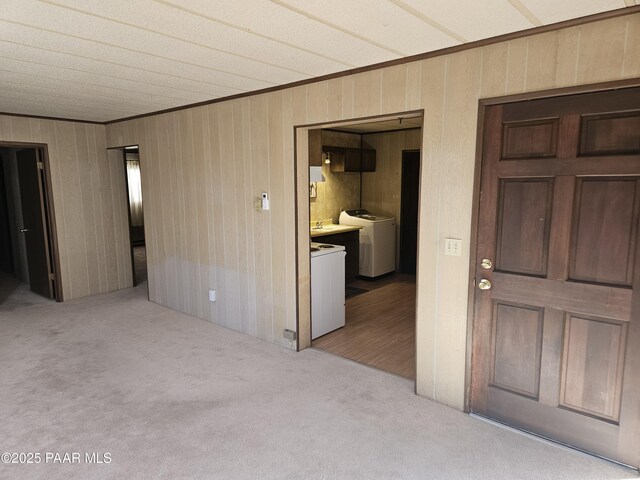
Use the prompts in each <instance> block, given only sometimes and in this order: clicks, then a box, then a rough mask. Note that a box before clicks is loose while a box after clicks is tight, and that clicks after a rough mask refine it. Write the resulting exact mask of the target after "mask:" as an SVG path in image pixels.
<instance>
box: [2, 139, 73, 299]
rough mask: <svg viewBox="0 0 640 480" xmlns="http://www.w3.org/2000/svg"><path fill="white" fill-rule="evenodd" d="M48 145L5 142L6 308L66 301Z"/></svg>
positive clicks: (3, 285) (3, 147)
mask: <svg viewBox="0 0 640 480" xmlns="http://www.w3.org/2000/svg"><path fill="white" fill-rule="evenodd" d="M50 185H51V181H50V178H49V165H48V157H47V150H46V146H44V145H31V144H7V143H3V144H1V145H0V311H9V310H15V309H16V308H22V307H26V306H30V305H35V304H39V303H46V302H48V301H51V300H57V301H62V299H63V298H62V285H61V282H60V280H59V279H60V276H59V271H60V268H59V260H58V252H57V242H56V234H55V217H54V214H53V199H52V196H51V188H50Z"/></svg>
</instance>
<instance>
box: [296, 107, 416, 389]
mask: <svg viewBox="0 0 640 480" xmlns="http://www.w3.org/2000/svg"><path fill="white" fill-rule="evenodd" d="M424 113H425V112H424V109H419V110H409V111H404V112H396V113H388V114H382V115H372V116H365V117H356V118H349V119H342V120H335V121H324V122H321V123H312V124H299V125H294V126H293V183H294V200H295V202H294V204H295V240H296V241H295V252H296V253H295V280H296V290H295V291H296V297H295V301H296V317H295V318H296V351H298V352H299V351H301V350H304V349H306V348H310V347H311V257H310V256H309V248H310V247H309V244H310V237H309V225H310V223H309V222H310V220H309V218H310V203H309V130H314V129H328V128H331V127H338V126H345V125H353V124H359V123H367V122H372V121H381V120H386V119H394V120H396V119H397V118H398V117H399V116H416V117H417V116H420V117H421V118H422V124H421V126H420V128H421V129H422V130H421V131H422V132H423V133H424ZM422 142H424V134H423V140H422V141H421V145H420V167H421V171H422V165H423V161H424V156H423V155H422V152H423V151H424V145H423V144H422ZM421 191H422V175H421V176H420V192H421ZM419 258H420V204H418V249H417V252H416V259H417V260H419ZM417 263H418V264H419V261H418V262H417ZM419 280H420V271H419V267H418V266H416V302H417V301H418V297H419V292H420V288H419V284H420V281H419ZM414 321H415V323H417V321H418V314H417V309H416V316H415V320H414ZM417 349H418V344H417V336H416V361H417V358H418V355H417ZM417 384H418V382H417V378H416V379H415V381H414V390H417Z"/></svg>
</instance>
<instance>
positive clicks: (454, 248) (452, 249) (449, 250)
mask: <svg viewBox="0 0 640 480" xmlns="http://www.w3.org/2000/svg"><path fill="white" fill-rule="evenodd" d="M444 254H445V255H450V256H453V257H459V256H461V255H462V240H460V239H459V238H445V239H444Z"/></svg>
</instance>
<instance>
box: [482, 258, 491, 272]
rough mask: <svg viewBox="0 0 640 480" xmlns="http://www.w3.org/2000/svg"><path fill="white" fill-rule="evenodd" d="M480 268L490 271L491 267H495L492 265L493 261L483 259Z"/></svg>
mask: <svg viewBox="0 0 640 480" xmlns="http://www.w3.org/2000/svg"><path fill="white" fill-rule="evenodd" d="M480 266H481V267H482V268H484V269H485V270H489V269H490V268H491V267H493V263H491V260H489V259H488V258H483V259H482V261H481V262H480Z"/></svg>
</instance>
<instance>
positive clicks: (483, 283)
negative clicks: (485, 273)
mask: <svg viewBox="0 0 640 480" xmlns="http://www.w3.org/2000/svg"><path fill="white" fill-rule="evenodd" d="M478 288H479V289H480V290H490V289H491V282H490V281H489V280H487V279H486V278H483V279H482V280H480V282H479V283H478Z"/></svg>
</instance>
